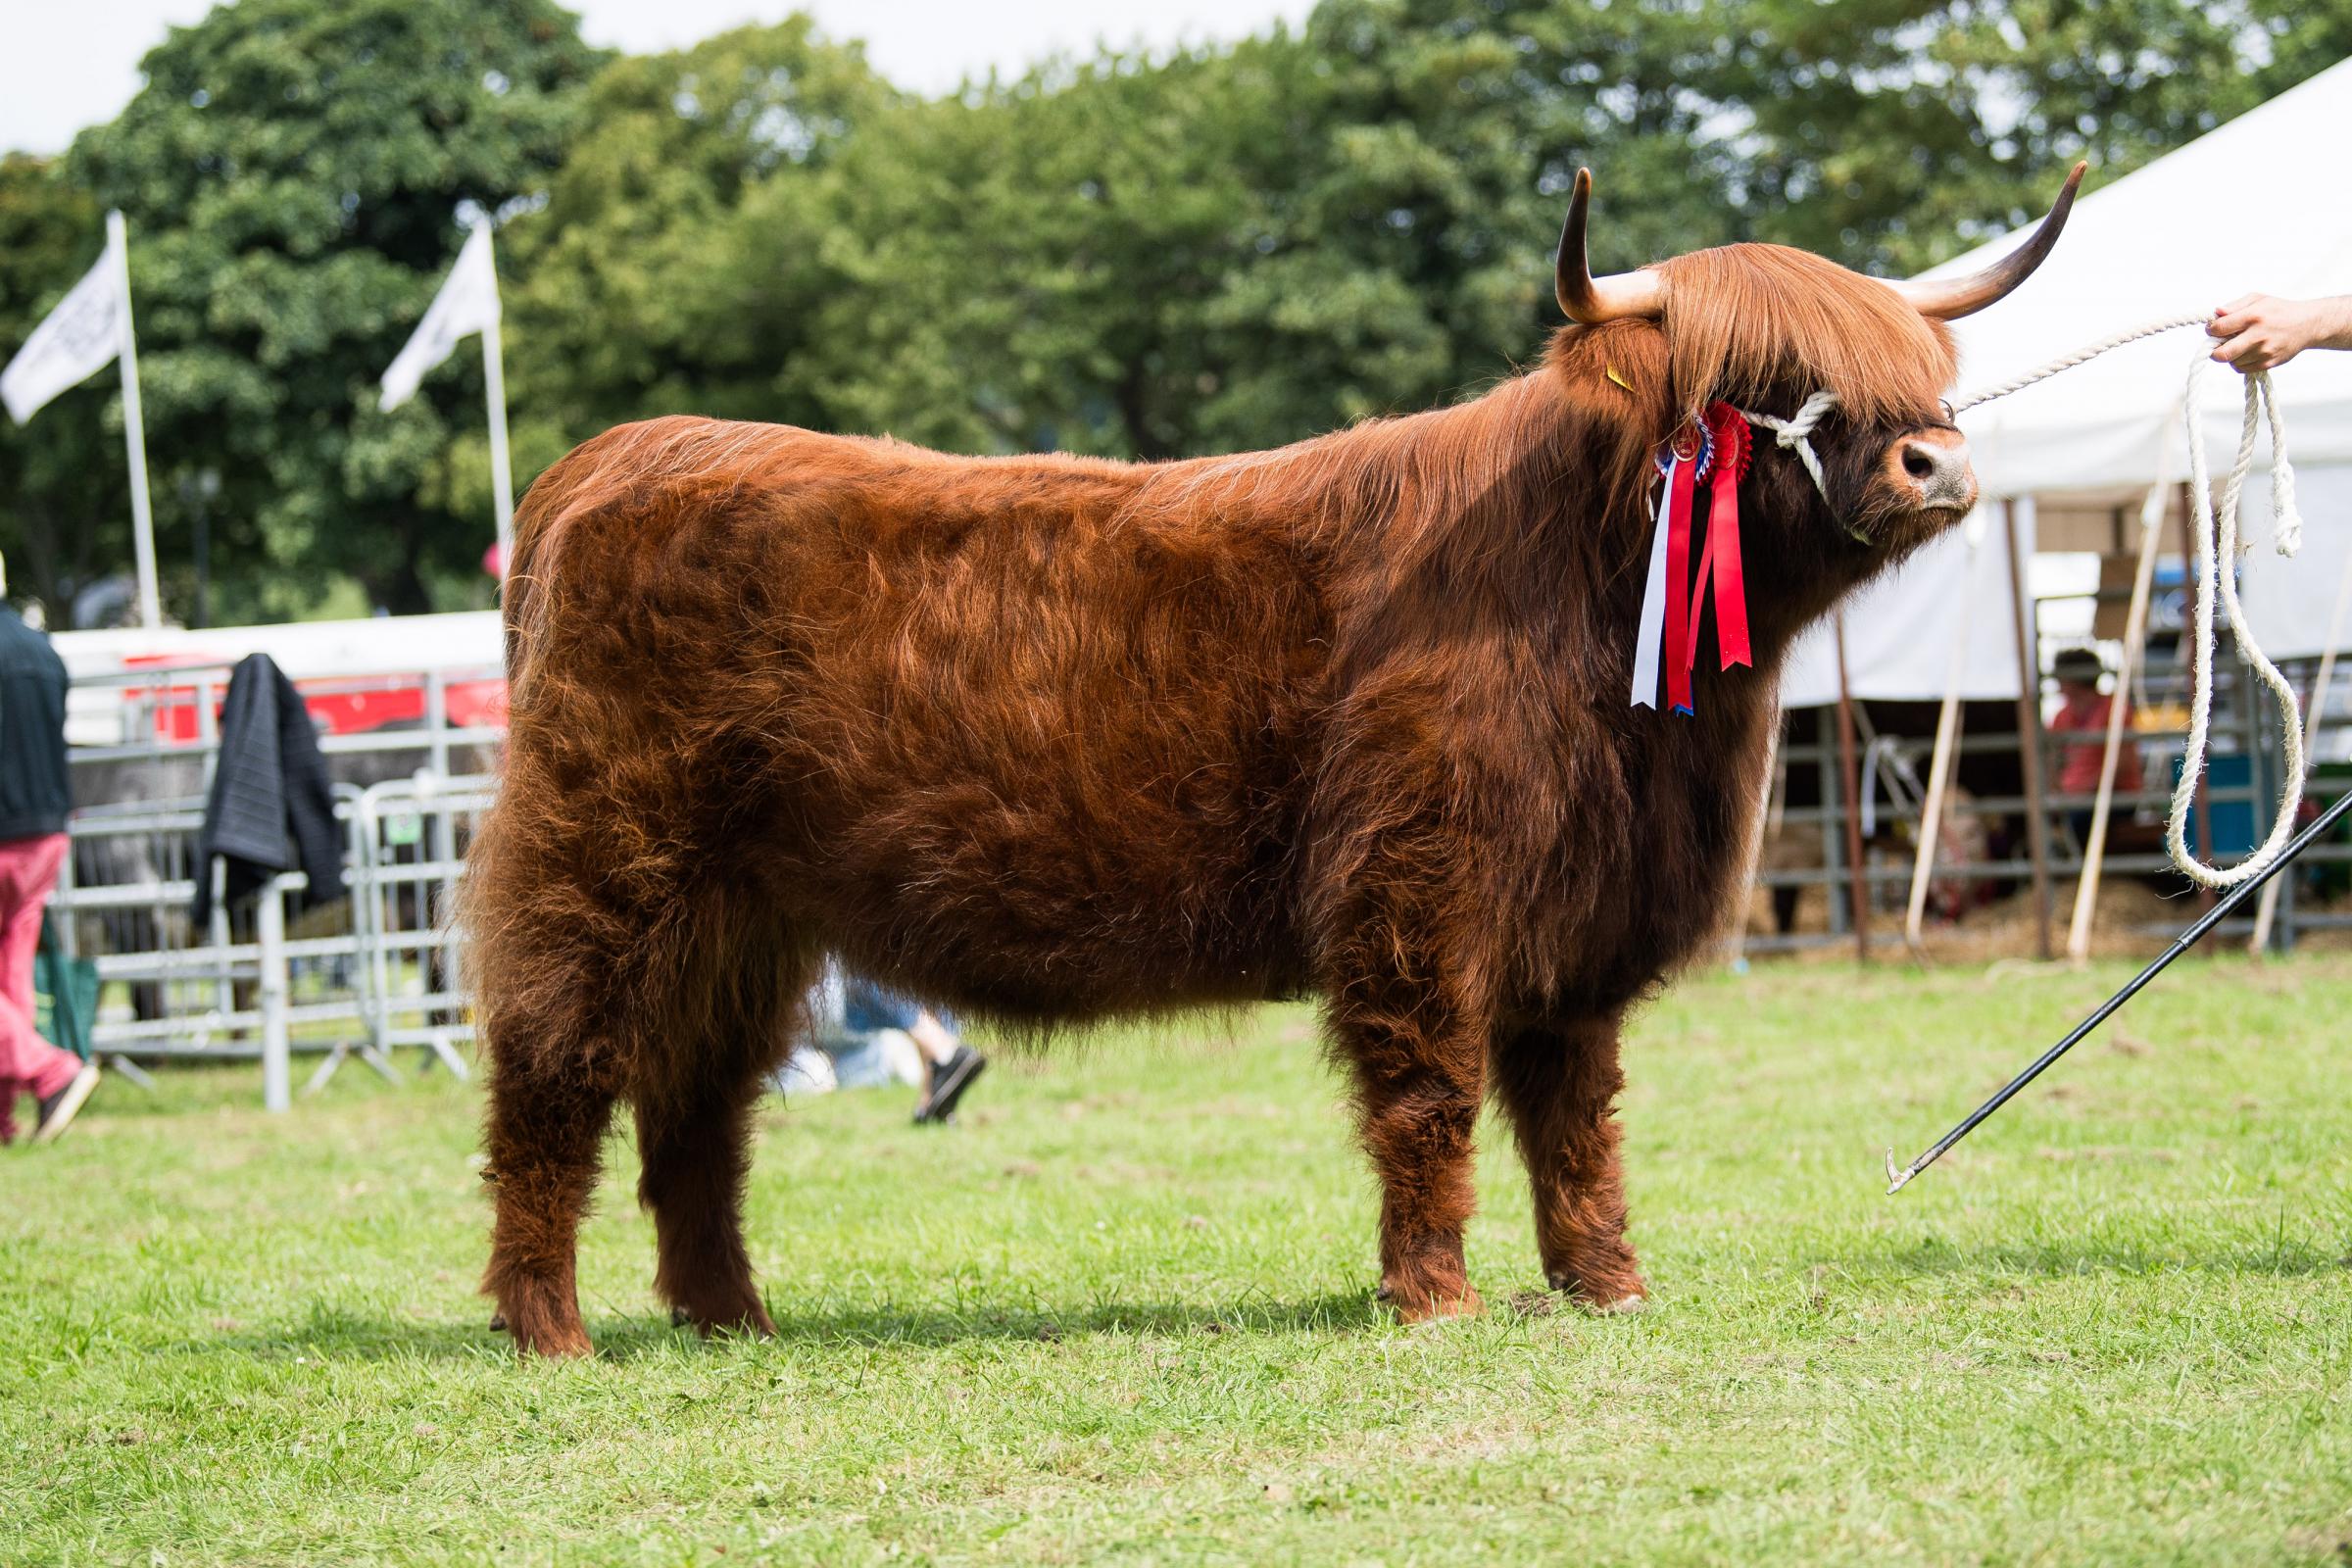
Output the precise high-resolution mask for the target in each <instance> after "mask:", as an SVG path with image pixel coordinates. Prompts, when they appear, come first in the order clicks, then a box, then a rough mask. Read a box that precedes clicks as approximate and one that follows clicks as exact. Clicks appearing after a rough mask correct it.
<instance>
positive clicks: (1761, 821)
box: [1728, 704, 1784, 972]
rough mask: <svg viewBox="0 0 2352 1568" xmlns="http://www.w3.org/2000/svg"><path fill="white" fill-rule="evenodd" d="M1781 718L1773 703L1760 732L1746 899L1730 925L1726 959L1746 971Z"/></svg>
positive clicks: (1777, 768)
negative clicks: (1760, 771)
mask: <svg viewBox="0 0 2352 1568" xmlns="http://www.w3.org/2000/svg"><path fill="white" fill-rule="evenodd" d="M1783 722H1784V717H1783V714H1782V712H1781V710H1780V708H1779V706H1778V705H1777V704H1776V705H1775V706H1774V708H1773V711H1772V725H1771V727H1770V728H1769V729H1767V730H1766V731H1765V732H1764V792H1763V793H1762V794H1761V795H1759V796H1757V797H1756V836H1755V842H1754V846H1753V848H1752V850H1751V851H1750V853H1749V855H1748V857H1747V898H1746V901H1745V902H1744V903H1742V904H1741V905H1740V917H1739V919H1738V920H1737V921H1735V922H1734V923H1733V925H1732V941H1731V949H1732V951H1731V953H1730V954H1729V955H1728V957H1729V960H1730V962H1731V965H1732V967H1733V968H1734V969H1736V970H1740V971H1742V972H1744V971H1745V970H1746V968H1747V925H1748V922H1749V921H1750V920H1751V919H1753V918H1754V917H1755V912H1756V889H1757V888H1758V887H1759V886H1761V885H1762V883H1763V877H1764V851H1765V848H1766V846H1767V845H1768V844H1769V843H1770V842H1771V833H1772V794H1773V781H1774V778H1775V777H1776V775H1778V773H1779V772H1780V767H1781V725H1782V723H1783Z"/></svg>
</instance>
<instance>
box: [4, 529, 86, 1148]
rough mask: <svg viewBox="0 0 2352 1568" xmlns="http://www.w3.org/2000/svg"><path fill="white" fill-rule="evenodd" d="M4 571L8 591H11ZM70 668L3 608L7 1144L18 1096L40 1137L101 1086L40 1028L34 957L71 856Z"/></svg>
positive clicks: (49, 1136) (66, 1122)
mask: <svg viewBox="0 0 2352 1568" xmlns="http://www.w3.org/2000/svg"><path fill="white" fill-rule="evenodd" d="M7 585H8V579H7V576H6V574H5V568H4V567H0V593H5V592H6V591H7ZM72 805H73V793H72V789H71V786H70V785H69V783H68V781H67V777H66V666H65V663H64V662H63V661H61V660H60V659H59V658H58V657H57V650H55V649H54V648H51V647H50V646H49V639H48V638H46V637H44V636H42V635H41V634H40V633H39V632H37V631H35V630H33V629H32V628H31V627H30V626H27V625H25V619H24V617H23V616H21V615H19V614H18V613H16V612H15V611H14V610H11V609H9V608H8V607H7V606H6V605H4V604H0V1143H13V1142H15V1140H16V1134H17V1125H16V1108H17V1102H18V1100H19V1099H20V1098H22V1097H24V1096H27V1095H29V1096H31V1097H32V1099H33V1100H34V1101H35V1102H36V1103H38V1105H39V1107H40V1109H39V1113H38V1116H37V1117H36V1119H35V1120H34V1122H33V1132H32V1141H33V1142H34V1143H36V1144H45V1143H49V1142H51V1141H52V1140H54V1139H55V1138H56V1137H57V1136H58V1135H59V1134H60V1133H62V1132H64V1131H65V1130H66V1128H67V1127H68V1126H70V1125H72V1123H73V1117H74V1115H75V1114H76V1113H77V1112H79V1111H80V1109H81V1107H82V1104H83V1103H84V1102H86V1101H87V1100H88V1099H89V1098H90V1091H91V1090H92V1089H95V1088H96V1087H97V1085H98V1067H97V1064H96V1063H95V1062H90V1063H84V1062H83V1061H82V1059H81V1058H80V1057H78V1056H76V1055H74V1054H73V1053H72V1052H70V1051H60V1050H59V1049H58V1048H57V1047H55V1046H53V1045H51V1044H50V1043H49V1042H48V1041H46V1040H43V1039H42V1038H41V1036H40V1033H39V1031H37V1030H36V1029H34V1028H33V1025H32V1018H33V1011H32V958H33V954H34V951H35V950H36V949H38V948H39V946H40V942H41V911H42V909H43V908H45V907H47V905H48V903H49V894H50V892H51V891H52V890H53V889H54V888H55V887H56V886H57V873H58V868H59V867H60V866H62V865H63V864H64V863H65V859H66V812H67V810H68V809H70V808H71V807H72Z"/></svg>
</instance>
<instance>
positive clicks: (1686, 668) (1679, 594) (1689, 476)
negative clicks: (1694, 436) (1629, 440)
mask: <svg viewBox="0 0 2352 1568" xmlns="http://www.w3.org/2000/svg"><path fill="white" fill-rule="evenodd" d="M1671 482H1672V483H1673V485H1674V497H1673V500H1672V502H1671V503H1670V504H1669V506H1668V508H1667V513H1666V706H1667V708H1668V709H1669V710H1670V711H1674V712H1677V713H1689V712H1692V711H1694V710H1693V709H1692V708H1691V662H1692V661H1691V659H1690V658H1689V657H1687V655H1688V651H1689V648H1690V644H1691V639H1692V638H1693V637H1695V636H1696V635H1697V632H1698V627H1697V626H1696V624H1695V623H1694V622H1695V617H1694V616H1693V615H1692V614H1691V500H1692V498H1693V497H1694V496H1695V495H1696V493H1697V488H1698V461H1697V459H1696V458H1695V457H1691V458H1682V457H1679V456H1678V457H1677V458H1676V459H1675V464H1674V475H1673V479H1672V481H1671Z"/></svg>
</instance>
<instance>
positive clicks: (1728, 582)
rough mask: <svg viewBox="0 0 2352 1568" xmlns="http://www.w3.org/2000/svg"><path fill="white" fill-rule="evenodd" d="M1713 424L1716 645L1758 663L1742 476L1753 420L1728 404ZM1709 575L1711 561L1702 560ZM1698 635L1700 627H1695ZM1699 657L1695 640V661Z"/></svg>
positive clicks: (1726, 662) (1729, 661)
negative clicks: (1743, 533)
mask: <svg viewBox="0 0 2352 1568" xmlns="http://www.w3.org/2000/svg"><path fill="white" fill-rule="evenodd" d="M1707 425H1708V427H1709V428H1710V429H1712V430H1713V431H1714V432H1715V473H1714V477H1713V480H1712V481H1711V490H1710V494H1709V496H1708V504H1707V549H1706V553H1707V555H1708V556H1709V557H1711V558H1712V559H1713V561H1714V564H1715V648H1716V652H1717V654H1718V655H1719V656H1720V657H1721V659H1722V661H1723V662H1722V665H1721V667H1722V668H1724V669H1729V668H1731V667H1732V666H1733V665H1734V664H1746V665H1748V666H1749V667H1750V668H1753V667H1754V664H1755V661H1754V659H1753V658H1752V656H1751V655H1750V653H1749V650H1748V645H1747V580H1746V578H1745V577H1744V576H1742V575H1741V573H1740V479H1741V477H1742V476H1744V475H1745V473H1746V472H1747V459H1748V451H1749V446H1748V442H1749V434H1748V428H1747V420H1746V419H1744V418H1742V417H1740V412H1739V411H1738V410H1737V409H1735V408H1733V407H1732V406H1731V405H1730V404H1728V403H1718V404H1715V405H1714V406H1713V407H1711V408H1709V409H1708V410H1707ZM1705 566H1706V563H1705V562H1701V563H1700V573H1701V575H1702V576H1703V575H1704V574H1705ZM1697 634H1698V628H1697V626H1695V625H1693V626H1692V627H1691V636H1692V638H1693V639H1695V638H1696V637H1697ZM1697 660H1698V647H1697V644H1696V642H1695V640H1694V641H1693V642H1692V644H1691V662H1693V663H1695V662H1697Z"/></svg>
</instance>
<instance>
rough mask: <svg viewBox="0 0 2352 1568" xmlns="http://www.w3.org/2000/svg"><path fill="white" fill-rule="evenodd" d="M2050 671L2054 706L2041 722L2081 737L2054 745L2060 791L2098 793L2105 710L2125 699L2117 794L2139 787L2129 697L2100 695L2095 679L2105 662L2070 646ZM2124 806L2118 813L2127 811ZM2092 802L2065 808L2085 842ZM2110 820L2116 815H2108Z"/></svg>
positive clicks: (2103, 753)
mask: <svg viewBox="0 0 2352 1568" xmlns="http://www.w3.org/2000/svg"><path fill="white" fill-rule="evenodd" d="M2050 673H2052V674H2053V675H2055V676H2057V677H2058V712H2057V715H2056V716H2055V717H2053V718H2052V719H2051V720H2050V721H2049V723H2048V724H2047V725H2046V726H2044V727H2045V728H2047V729H2048V730H2049V732H2050V733H2051V734H2053V735H2077V736H2081V737H2082V739H2080V740H2073V741H2069V742H2067V743H2066V744H2064V745H2063V746H2061V747H2060V748H2059V751H2058V793H2059V794H2061V795H2096V794H2098V793H2099V770H2100V767H2101V766H2102V765H2103V763H2104V761H2105V760H2106V755H2107V714H2108V711H2109V709H2110V708H2111V707H2112V706H2113V705H2114V704H2115V703H2117V702H2119V701H2120V702H2123V703H2124V739H2123V744H2122V746H2120V747H2119V748H2118V749H2117V751H2116V755H2115V793H2116V795H2117V796H2118V797H2119V798H2123V797H2129V796H2132V795H2136V794H2138V793H2139V791H2140V788H2141V784H2142V778H2141V773H2140V762H2139V748H2138V747H2137V746H2136V745H2134V744H2133V743H2132V739H2131V703H2130V702H2129V700H2127V699H2124V698H2122V697H2121V696H2120V695H2119V696H2116V697H2108V696H2104V695H2102V694H2101V693H2100V691H2099V679H2100V677H2101V676H2103V675H2105V674H2106V673H2107V666H2106V664H2105V662H2102V661H2101V660H2100V658H2099V656H2098V654H2097V653H2096V652H2094V651H2093V650H2091V649H2088V648H2069V649H2067V650H2065V651H2064V652H2062V653H2061V654H2059V656H2058V657H2057V659H2056V660H2055V661H2053V662H2052V663H2051V667H2050ZM2120 815H2122V816H2123V817H2124V818H2125V819H2127V820H2128V819H2129V818H2130V817H2131V808H2130V807H2126V808H2125V809H2123V810H2122V812H2121V813H2120ZM2090 818H2091V808H2089V807H2087V806H2084V807H2077V808H2075V809H2072V810H2070V811H2069V812H2068V813H2067V822H2068V824H2069V825H2070V826H2071V827H2073V828H2074V830H2075V840H2076V842H2077V843H2079V844H2084V845H2087V844H2088V842H2089V840H2090ZM2109 820H2110V823H2111V824H2112V822H2113V821H2114V816H2113V815H2111V816H2110V818H2109Z"/></svg>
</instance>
